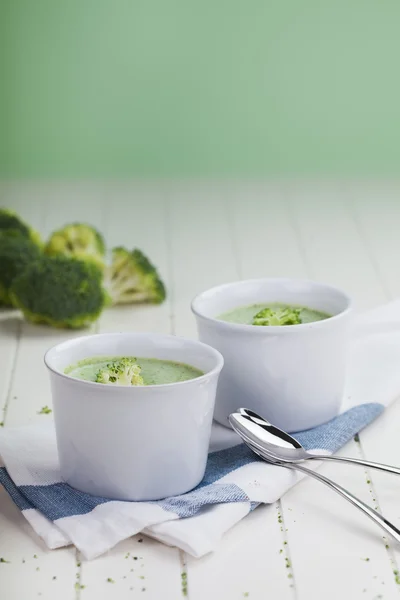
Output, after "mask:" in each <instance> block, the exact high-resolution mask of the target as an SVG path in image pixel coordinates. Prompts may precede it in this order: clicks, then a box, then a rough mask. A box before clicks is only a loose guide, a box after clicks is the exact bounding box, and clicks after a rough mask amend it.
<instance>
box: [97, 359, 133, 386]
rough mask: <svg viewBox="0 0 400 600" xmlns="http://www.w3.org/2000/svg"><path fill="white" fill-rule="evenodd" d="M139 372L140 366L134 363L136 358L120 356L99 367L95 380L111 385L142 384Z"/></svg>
mask: <svg viewBox="0 0 400 600" xmlns="http://www.w3.org/2000/svg"><path fill="white" fill-rule="evenodd" d="M140 372H141V367H140V366H139V365H138V364H136V359H134V358H121V359H120V360H116V361H114V362H112V363H109V364H108V365H107V366H106V367H103V368H102V369H100V370H99V371H98V372H97V374H96V379H95V381H96V382H97V383H108V384H112V385H144V381H143V377H142V376H141V375H140Z"/></svg>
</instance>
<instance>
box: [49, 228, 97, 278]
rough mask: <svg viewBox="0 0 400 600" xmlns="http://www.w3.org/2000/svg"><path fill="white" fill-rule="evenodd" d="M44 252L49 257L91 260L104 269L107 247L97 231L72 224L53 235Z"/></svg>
mask: <svg viewBox="0 0 400 600" xmlns="http://www.w3.org/2000/svg"><path fill="white" fill-rule="evenodd" d="M44 251H45V253H46V254H48V255H49V256H62V255H64V256H68V257H71V258H79V259H81V260H91V261H93V262H94V263H96V264H97V265H98V266H99V267H101V268H103V267H104V256H105V253H106V247H105V243H104V238H103V236H102V235H101V233H100V232H98V231H97V229H95V228H94V227H92V226H91V225H86V224H85V223H71V224H69V225H66V226H65V227H63V228H62V229H58V230H57V231H55V232H54V233H52V235H51V236H50V239H49V240H48V242H47V244H46V246H45V248H44Z"/></svg>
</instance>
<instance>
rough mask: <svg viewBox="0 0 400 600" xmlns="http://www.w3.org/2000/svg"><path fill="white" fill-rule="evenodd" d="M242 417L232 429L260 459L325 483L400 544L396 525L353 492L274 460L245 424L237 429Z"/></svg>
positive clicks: (234, 417) (232, 420)
mask: <svg viewBox="0 0 400 600" xmlns="http://www.w3.org/2000/svg"><path fill="white" fill-rule="evenodd" d="M253 414H254V413H253ZM240 416H241V415H240V414H239V415H238V413H232V414H231V415H230V416H229V421H230V423H231V425H232V428H233V429H234V430H235V431H236V433H237V434H238V435H239V436H240V437H241V438H242V440H243V441H244V443H245V444H246V445H247V446H248V447H249V448H250V450H252V451H253V452H254V453H255V454H257V455H258V456H259V457H260V458H262V459H263V460H264V461H265V462H267V463H270V464H272V465H276V466H280V467H284V468H286V469H292V470H295V471H301V472H302V473H306V474H307V475H310V477H314V479H317V480H318V481H320V482H321V483H324V484H325V485H326V486H328V487H329V488H330V489H332V490H334V491H335V492H337V493H338V494H340V495H341V496H342V497H343V498H345V499H346V500H348V501H349V502H350V503H351V504H353V506H356V507H357V508H358V509H360V510H361V511H362V512H363V513H364V514H366V515H367V516H368V517H369V518H370V519H372V520H373V521H374V522H375V523H376V524H377V525H379V526H380V527H381V528H382V529H383V530H384V531H386V533H389V534H390V535H391V536H392V537H393V538H394V539H395V540H396V541H397V542H400V530H399V529H397V527H395V525H393V523H391V522H390V521H388V520H387V519H385V517H383V516H382V515H381V514H379V513H378V512H377V511H376V510H374V509H373V508H371V507H370V506H368V504H365V502H363V501H362V500H360V499H359V498H357V497H356V496H354V495H353V494H352V493H351V492H349V491H348V490H346V489H345V488H343V487H342V486H341V485H339V484H337V483H335V482H334V481H332V480H331V479H328V478H327V477H325V476H324V475H321V474H320V473H316V472H315V471H311V470H310V469H306V468H305V467H303V466H301V465H299V464H297V463H290V462H286V460H287V459H286V460H284V461H283V460H279V459H276V458H273V457H272V456H271V455H270V454H269V453H268V452H267V451H266V450H265V448H264V442H263V441H261V442H260V441H257V440H256V436H255V435H254V433H251V432H250V436H251V437H249V436H248V435H247V433H248V430H246V428H245V427H244V426H243V423H240V426H239V427H237V419H238V418H239V417H240ZM282 433H284V432H282ZM288 437H289V438H290V437H291V436H288ZM292 439H293V438H292ZM297 443H298V442H297ZM318 458H319V457H318Z"/></svg>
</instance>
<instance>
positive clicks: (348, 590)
mask: <svg viewBox="0 0 400 600" xmlns="http://www.w3.org/2000/svg"><path fill="white" fill-rule="evenodd" d="M288 196H289V206H290V208H291V214H292V224H293V228H294V230H295V232H296V235H297V238H298V242H299V245H300V247H301V248H302V252H303V256H304V262H305V265H306V267H307V271H308V274H309V275H310V276H311V277H313V278H316V279H319V280H323V281H326V282H327V283H331V284H333V285H337V286H339V287H341V288H343V289H345V290H347V291H348V292H349V293H350V294H351V295H352V296H353V297H354V298H355V300H356V303H357V306H358V308H359V309H366V308H370V307H372V306H375V305H378V304H380V303H381V302H383V301H384V300H385V290H384V289H383V288H382V286H381V283H380V281H379V279H378V277H377V274H376V271H375V269H374V266H373V264H372V263H371V259H370V257H369V256H368V254H367V252H366V248H365V244H364V240H363V239H362V238H361V237H360V235H359V233H358V231H357V228H356V226H355V224H354V221H353V220H352V218H351V214H350V211H349V210H348V207H347V205H346V203H345V202H344V201H343V198H344V196H343V190H342V189H341V188H340V187H338V188H336V189H335V187H330V188H329V189H328V190H326V191H324V189H322V190H321V188H318V187H317V188H314V187H312V186H311V187H305V188H304V189H301V188H296V189H295V190H294V189H292V190H291V191H289V193H288ZM373 428H374V425H372V426H371V427H370V430H372V429H373ZM363 437H364V434H362V435H361V439H363ZM357 453H358V447H357V444H356V443H355V442H351V443H349V444H348V445H347V446H346V448H344V449H343V450H342V451H341V452H340V454H343V455H346V454H347V455H350V456H352V455H357ZM321 472H322V473H323V474H325V475H326V476H327V477H330V478H332V479H333V480H336V481H339V482H341V483H342V485H343V486H344V487H348V488H349V489H351V490H352V491H353V493H355V494H356V495H358V496H359V497H361V498H362V499H363V500H364V501H366V502H370V501H371V495H370V492H369V487H368V485H367V483H366V477H365V473H364V471H363V469H359V468H358V469H357V468H356V467H351V466H345V465H342V464H340V465H338V464H334V463H331V464H326V465H324V466H323V467H321ZM282 507H283V514H284V519H285V523H286V525H287V528H288V541H289V548H290V551H291V555H292V564H293V570H294V576H295V580H296V585H297V588H296V589H297V594H298V598H299V600H301V599H302V598H304V599H306V598H308V599H309V598H310V597H312V598H319V597H321V595H322V594H323V595H324V598H326V599H327V600H328V599H330V598H332V600H333V599H336V598H339V597H351V598H363V597H366V596H365V594H368V596H367V597H371V598H372V597H374V598H375V597H376V598H377V597H379V596H380V595H381V594H384V597H386V595H387V594H394V593H396V592H397V590H396V584H395V582H394V578H393V576H392V573H391V571H392V566H391V563H390V561H389V560H388V555H387V552H386V549H385V544H384V542H383V540H382V534H381V532H380V530H379V529H377V528H376V526H375V525H374V524H373V523H372V522H370V521H369V520H368V519H367V518H366V517H365V516H363V515H362V514H361V513H359V512H358V511H356V509H354V507H352V506H351V505H350V504H348V503H346V502H345V501H344V500H342V499H340V498H339V497H337V496H336V495H335V494H334V493H332V492H331V491H330V490H329V489H327V488H325V487H324V486H322V485H321V484H320V483H319V482H315V481H312V480H306V481H303V482H302V483H300V484H299V485H298V486H296V488H295V489H293V490H292V491H290V492H289V493H288V494H287V495H286V496H285V497H284V498H283V499H282ZM305 550H306V551H305ZM367 558H368V559H369V560H363V559H367ZM332 573H341V576H340V577H332ZM327 581H329V585H327V584H326V582H327ZM382 582H383V583H382ZM364 590H366V591H364ZM311 594H312V596H311ZM390 597H392V596H390Z"/></svg>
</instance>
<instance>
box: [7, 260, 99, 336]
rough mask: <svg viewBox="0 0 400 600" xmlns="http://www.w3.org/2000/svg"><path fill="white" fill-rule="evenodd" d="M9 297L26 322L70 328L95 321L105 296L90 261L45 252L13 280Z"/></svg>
mask: <svg viewBox="0 0 400 600" xmlns="http://www.w3.org/2000/svg"><path fill="white" fill-rule="evenodd" d="M10 297H11V301H12V302H13V304H14V305H15V306H16V307H18V308H20V309H21V310H22V312H23V314H24V316H25V318H26V319H27V320H28V321H31V322H32V323H44V324H47V325H52V326H53V327H60V328H72V329H80V328H82V327H86V326H88V325H90V323H92V322H93V321H96V319H98V317H99V316H100V313H101V312H102V310H103V308H104V307H105V306H106V304H107V299H108V296H107V294H106V292H105V290H104V289H103V287H102V275H101V272H100V270H99V269H98V268H97V267H96V266H95V265H94V264H92V263H90V262H83V261H81V260H77V259H74V258H67V257H65V256H55V257H49V256H45V255H43V256H42V257H41V258H40V259H38V260H37V261H35V262H34V263H32V264H31V265H30V266H29V268H28V269H25V270H24V272H23V273H22V274H21V275H19V276H18V277H16V278H15V279H14V281H13V283H12V286H11V291H10Z"/></svg>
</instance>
